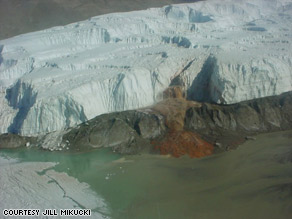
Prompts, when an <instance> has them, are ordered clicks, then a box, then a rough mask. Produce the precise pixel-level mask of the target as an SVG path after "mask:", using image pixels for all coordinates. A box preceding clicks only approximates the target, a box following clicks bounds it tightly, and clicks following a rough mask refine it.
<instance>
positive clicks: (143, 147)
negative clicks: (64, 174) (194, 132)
mask: <svg viewBox="0 0 292 219" xmlns="http://www.w3.org/2000/svg"><path fill="white" fill-rule="evenodd" d="M163 120H164V118H163V117H161V116H159V115H156V114H155V113H153V112H143V111H125V112H118V113H111V114H105V115H101V116H98V117H96V118H94V119H92V120H90V121H88V122H86V123H83V124H81V125H79V126H78V127H77V128H73V129H72V130H71V131H70V132H68V133H67V134H65V135H64V136H63V144H67V146H69V147H70V148H71V149H73V150H76V149H77V150H80V149H81V150H84V149H86V148H87V149H90V148H100V147H111V148H112V149H113V150H114V151H117V152H119V153H123V154H136V153H139V152H142V151H149V150H150V148H151V147H150V146H151V145H150V141H151V140H152V139H154V138H156V137H158V136H161V135H163V134H164V132H165V125H164V121H163Z"/></svg>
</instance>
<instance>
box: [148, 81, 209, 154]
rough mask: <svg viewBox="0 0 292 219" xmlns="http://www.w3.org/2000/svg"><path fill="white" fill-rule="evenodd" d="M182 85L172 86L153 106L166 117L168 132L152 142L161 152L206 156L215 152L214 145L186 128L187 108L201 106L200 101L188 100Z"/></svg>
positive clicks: (153, 108)
mask: <svg viewBox="0 0 292 219" xmlns="http://www.w3.org/2000/svg"><path fill="white" fill-rule="evenodd" d="M184 97H185V94H184V92H183V90H182V88H181V87H179V86H172V87H169V88H168V89H166V90H165V91H164V92H163V98H164V100H163V101H162V102H160V103H159V104H156V105H155V106H153V107H152V110H154V111H156V112H159V114H160V115H163V116H164V118H165V125H166V127H167V128H168V130H169V131H168V133H167V134H166V136H164V138H163V139H162V140H157V141H155V142H152V144H153V145H154V147H155V149H156V150H159V151H160V154H162V155H166V154H171V155H172V156H174V157H180V156H182V155H186V154H187V155H189V156H190V157H192V158H193V157H204V156H208V155H211V154H213V150H214V147H213V145H211V144H210V143H208V142H206V141H204V140H203V139H201V137H200V136H199V135H198V134H196V133H194V132H190V131H186V130H184V122H185V114H186V110H187V109H188V108H189V107H190V106H198V107H199V106H200V103H196V102H192V101H187V100H186V99H184Z"/></svg>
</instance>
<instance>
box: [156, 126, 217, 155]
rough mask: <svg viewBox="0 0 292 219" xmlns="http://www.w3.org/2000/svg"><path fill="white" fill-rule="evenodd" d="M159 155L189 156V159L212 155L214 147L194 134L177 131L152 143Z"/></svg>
mask: <svg viewBox="0 0 292 219" xmlns="http://www.w3.org/2000/svg"><path fill="white" fill-rule="evenodd" d="M153 145H154V147H155V149H156V150H159V151H160V154H162V155H166V154H171V155H172V156H174V157H180V156H183V155H189V156H190V157H191V158H195V157H196V158H198V157H204V156H208V155H211V154H213V151H214V146H213V145H212V144H210V143H208V142H206V141H204V140H203V139H202V138H200V136H199V135H197V134H196V133H194V132H189V131H178V132H169V133H168V134H167V135H166V136H165V138H164V139H163V140H161V141H159V142H153Z"/></svg>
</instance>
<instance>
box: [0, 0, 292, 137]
mask: <svg viewBox="0 0 292 219" xmlns="http://www.w3.org/2000/svg"><path fill="white" fill-rule="evenodd" d="M291 23H292V2H291V0H245V1H243V0H208V1H201V2H196V3H188V4H178V5H169V6H165V7H162V8H150V9H148V10H144V11H134V12H126V13H113V14H107V15H102V16H97V17H93V18H90V19H88V20H85V21H81V22H77V23H72V24H69V25H66V26H58V27H53V28H50V29H46V30H43V31H38V32H32V33H28V34H23V35H19V36H16V37H12V38H9V39H5V40H1V41H0V102H1V105H0V122H1V127H0V133H6V132H12V133H18V134H21V135H30V136H33V135H38V134H45V133H48V132H53V131H62V130H64V129H66V128H69V127H73V126H75V125H77V124H79V123H82V122H84V121H86V120H89V119H92V118H94V117H95V116H97V115H100V114H103V113H109V112H115V111H123V110H128V109H137V108H142V107H145V106H149V105H152V104H154V103H156V102H158V101H160V100H162V93H163V91H164V90H165V89H166V88H167V87H168V86H171V85H180V86H182V87H183V88H184V89H185V91H186V92H187V97H188V99H190V100H196V101H208V102H215V103H221V104H232V103H236V102H239V101H243V100H249V99H254V98H259V97H265V96H271V95H278V94H281V93H283V92H286V91H290V90H292V58H291V57H292V56H291V55H292V43H291V41H292V26H291Z"/></svg>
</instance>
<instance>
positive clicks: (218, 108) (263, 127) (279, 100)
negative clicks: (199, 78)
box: [185, 92, 292, 147]
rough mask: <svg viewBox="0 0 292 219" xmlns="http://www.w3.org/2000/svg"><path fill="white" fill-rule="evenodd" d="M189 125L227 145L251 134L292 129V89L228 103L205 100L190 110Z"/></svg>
mask: <svg viewBox="0 0 292 219" xmlns="http://www.w3.org/2000/svg"><path fill="white" fill-rule="evenodd" d="M185 128H186V129H187V130H190V131H193V132H197V133H199V134H200V135H202V136H203V137H204V139H206V140H207V141H209V142H212V143H216V142H219V143H221V144H222V143H223V144H224V145H225V146H226V147H233V146H234V145H237V142H238V141H239V142H240V141H243V140H244V138H245V137H246V136H248V135H253V134H258V133H264V132H272V131H281V130H287V129H292V92H287V93H284V94H282V95H279V96H272V97H265V98H260V99H255V100H250V101H244V102H240V103H237V104H232V105H225V106H224V105H223V106H222V105H213V104H208V103H202V106H201V107H191V108H189V109H188V110H187V111H186V117H185Z"/></svg>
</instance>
